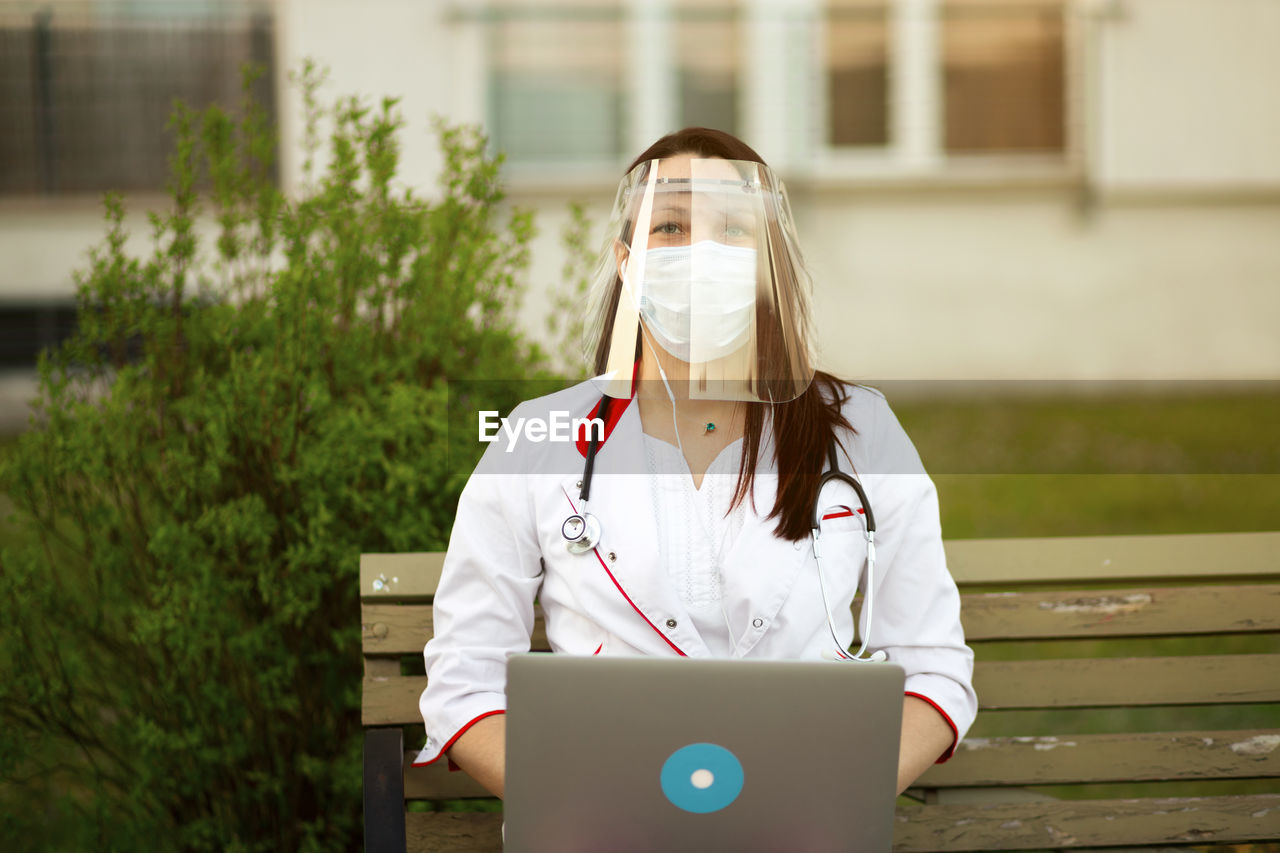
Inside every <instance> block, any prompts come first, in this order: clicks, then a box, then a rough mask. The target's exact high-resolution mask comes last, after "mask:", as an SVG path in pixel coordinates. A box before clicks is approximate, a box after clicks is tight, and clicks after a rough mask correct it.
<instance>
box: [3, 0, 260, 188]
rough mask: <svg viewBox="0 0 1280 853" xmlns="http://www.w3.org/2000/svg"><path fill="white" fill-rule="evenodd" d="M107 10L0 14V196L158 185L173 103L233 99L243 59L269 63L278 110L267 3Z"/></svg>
mask: <svg viewBox="0 0 1280 853" xmlns="http://www.w3.org/2000/svg"><path fill="white" fill-rule="evenodd" d="M54 8H56V7H54ZM110 8H111V10H112V11H111V14H110V15H104V14H103V13H102V12H100V11H99V12H97V13H96V14H84V13H80V14H72V13H65V14H64V13H62V12H60V11H59V12H54V11H49V9H48V8H46V9H45V10H43V11H39V12H36V13H35V14H34V15H24V16H20V15H18V14H16V13H12V12H10V13H0V194H7V195H13V194H61V193H97V192H101V191H104V190H158V189H162V188H163V187H164V186H165V181H166V179H167V177H168V173H169V167H168V158H169V155H170V153H171V151H172V148H173V140H172V137H171V136H170V134H169V133H168V132H167V131H166V126H167V124H168V120H169V116H170V114H171V113H172V111H173V102H174V100H175V99H181V100H183V101H185V102H186V103H187V104H188V106H190V107H192V108H193V109H196V110H200V109H203V108H204V107H206V106H207V105H209V104H211V103H215V102H216V103H220V104H222V105H224V106H227V107H233V106H235V105H236V104H238V103H239V101H240V99H241V88H240V80H241V68H242V67H243V66H244V65H245V64H246V63H253V64H256V65H259V66H262V67H264V68H265V69H266V74H264V75H263V77H262V78H260V79H259V81H258V84H257V91H256V92H255V94H256V96H257V97H258V99H259V101H260V102H261V103H262V104H263V105H264V106H265V107H266V109H267V111H268V114H269V116H270V117H271V118H274V112H275V96H274V90H273V87H272V80H273V72H272V67H273V65H274V62H275V47H274V41H275V39H274V34H273V26H272V21H271V18H270V17H269V15H268V14H267V12H266V11H265V7H261V8H260V7H258V6H254V5H243V4H228V3H219V4H216V5H212V6H209V7H208V9H207V10H205V13H203V14H199V15H193V14H191V7H183V14H182V15H181V17H175V16H174V15H173V14H168V15H166V14H165V7H164V6H163V5H159V4H145V3H144V4H138V3H135V4H125V5H122V6H115V7H110Z"/></svg>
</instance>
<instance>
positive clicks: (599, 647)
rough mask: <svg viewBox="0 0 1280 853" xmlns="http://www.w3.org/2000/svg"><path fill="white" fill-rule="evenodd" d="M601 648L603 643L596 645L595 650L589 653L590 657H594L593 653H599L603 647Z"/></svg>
mask: <svg viewBox="0 0 1280 853" xmlns="http://www.w3.org/2000/svg"><path fill="white" fill-rule="evenodd" d="M603 648H604V643H601V644H600V645H598V646H596V650H595V651H594V652H592V653H591V655H592V657H594V656H595V655H598V654H600V650H601V649H603Z"/></svg>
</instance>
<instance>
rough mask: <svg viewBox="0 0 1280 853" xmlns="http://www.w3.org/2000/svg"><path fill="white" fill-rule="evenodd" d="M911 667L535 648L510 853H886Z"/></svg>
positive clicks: (513, 769)
mask: <svg viewBox="0 0 1280 853" xmlns="http://www.w3.org/2000/svg"><path fill="white" fill-rule="evenodd" d="M903 681H904V675H903V671H902V668H901V667H898V666H896V665H894V664H890V663H866V664H862V663H847V662H834V661H832V662H799V661H744V660H689V659H673V658H598V657H574V656H568V655H551V654H527V655H516V656H513V657H512V658H510V660H509V661H508V665H507V717H506V720H507V745H506V750H507V757H506V783H505V784H506V791H505V798H504V804H503V811H504V821H505V829H504V833H505V839H506V844H505V848H504V849H505V850H506V851H509V853H627V851H636V853H653V852H654V851H662V852H663V853H679V851H697V853H705V852H706V851H709V850H730V851H735V853H756V851H759V853H765V852H766V851H768V853H795V852H796V851H804V853H823V851H857V853H888V851H889V850H890V847H891V846H892V842H893V828H894V803H895V799H896V797H895V789H896V787H897V768H898V741H899V735H900V731H901V725H902V723H901V720H902V695H903V694H902V688H903Z"/></svg>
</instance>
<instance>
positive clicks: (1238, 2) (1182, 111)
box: [1094, 0, 1280, 188]
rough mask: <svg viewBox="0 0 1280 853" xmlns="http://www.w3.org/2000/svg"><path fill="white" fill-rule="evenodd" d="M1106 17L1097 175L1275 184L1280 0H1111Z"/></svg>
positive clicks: (1120, 183) (1147, 184)
mask: <svg viewBox="0 0 1280 853" xmlns="http://www.w3.org/2000/svg"><path fill="white" fill-rule="evenodd" d="M1113 7H1114V9H1115V11H1114V13H1113V14H1112V15H1111V16H1109V17H1108V18H1107V19H1106V20H1104V22H1103V24H1102V34H1101V39H1102V40H1101V45H1100V60H1101V69H1100V73H1101V84H1102V85H1101V92H1100V95H1101V104H1100V105H1099V110H1098V113H1097V116H1098V119H1099V121H1100V126H1099V127H1098V128H1096V129H1095V131H1094V132H1100V134H1101V137H1100V143H1101V151H1100V155H1101V156H1100V162H1099V164H1098V166H1099V175H1098V177H1099V179H1100V181H1101V183H1102V184H1103V185H1105V186H1108V187H1112V188H1138V187H1142V188H1155V187H1161V188H1167V187H1171V186H1178V187H1188V186H1191V187H1194V186H1208V187H1229V188H1237V187H1255V188H1256V187H1258V186H1259V185H1269V186H1270V187H1272V188H1277V187H1280V50H1277V45H1280V2H1277V0H1115V2H1114V3H1113Z"/></svg>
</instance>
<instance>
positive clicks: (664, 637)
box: [560, 489, 688, 658]
mask: <svg viewBox="0 0 1280 853" xmlns="http://www.w3.org/2000/svg"><path fill="white" fill-rule="evenodd" d="M560 491H561V492H563V494H564V499H565V500H567V501H568V502H569V508H570V509H572V510H573V511H574V512H575V513H576V512H577V511H578V508H577V507H576V506H574V505H573V498H571V497H569V493H568V492H566V491H564V489H561V490H560ZM591 553H593V554H595V555H596V559H597V560H599V561H600V568H602V569H604V573H605V574H606V575H608V576H609V580H611V581H613V585H614V586H615V587H617V589H618V592H619V593H621V594H622V597H623V598H625V599H626V600H627V604H630V605H631V609H632V610H634V611H635V612H636V613H637V614H639V616H640V618H641V619H643V620H644V621H645V624H646V625H648V626H649V627H650V628H652V629H653V631H654V633H655V634H657V635H658V636H659V637H661V638H662V641H663V642H664V643H666V644H667V645H668V646H670V647H671V648H672V649H674V650H675V653H676V654H678V655H680V657H682V658H687V657H688V655H687V654H685V653H684V652H683V651H681V650H680V647H679V646H677V645H676V644H675V643H673V642H671V640H670V639H669V638H668V637H667V635H666V634H664V633H662V632H661V631H659V630H658V626H657V625H655V624H653V623H652V622H650V621H649V617H648V616H645V615H644V612H643V611H642V610H641V609H640V608H639V607H636V603H635V602H634V601H632V600H631V596H629V595H627V591H626V590H625V589H623V588H622V584H620V583H618V579H617V578H615V577H614V576H613V572H611V571H609V567H608V566H606V565H605V564H604V557H601V556H600V549H599V548H592V549H591Z"/></svg>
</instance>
